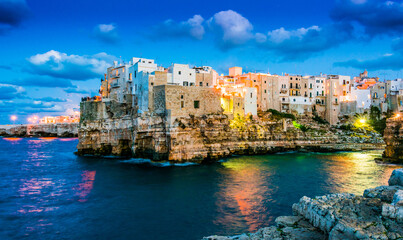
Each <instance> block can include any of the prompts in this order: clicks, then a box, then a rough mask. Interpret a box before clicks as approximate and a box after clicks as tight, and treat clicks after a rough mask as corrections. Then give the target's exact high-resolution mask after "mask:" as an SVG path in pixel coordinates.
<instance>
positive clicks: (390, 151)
mask: <svg viewBox="0 0 403 240" xmlns="http://www.w3.org/2000/svg"><path fill="white" fill-rule="evenodd" d="M384 141H385V143H386V148H385V151H384V153H383V156H382V161H385V162H391V163H403V117H394V118H389V119H388V120H387V121H386V128H385V131H384Z"/></svg>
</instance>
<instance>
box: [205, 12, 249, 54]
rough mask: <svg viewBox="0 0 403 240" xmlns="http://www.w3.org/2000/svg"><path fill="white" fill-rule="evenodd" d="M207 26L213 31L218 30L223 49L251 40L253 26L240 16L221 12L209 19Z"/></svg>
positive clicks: (235, 13) (234, 13)
mask: <svg viewBox="0 0 403 240" xmlns="http://www.w3.org/2000/svg"><path fill="white" fill-rule="evenodd" d="M209 25H210V27H211V28H212V29H213V30H218V31H219V32H220V33H221V34H220V35H221V36H220V37H221V40H222V41H223V43H224V47H231V45H241V44H244V43H246V42H247V41H248V40H250V39H251V38H253V34H252V30H253V26H252V24H251V23H250V22H249V20H248V19H246V18H245V17H243V16H242V15H241V14H239V13H237V12H235V11H232V10H227V11H221V12H218V13H216V14H214V16H213V17H212V18H210V19H209Z"/></svg>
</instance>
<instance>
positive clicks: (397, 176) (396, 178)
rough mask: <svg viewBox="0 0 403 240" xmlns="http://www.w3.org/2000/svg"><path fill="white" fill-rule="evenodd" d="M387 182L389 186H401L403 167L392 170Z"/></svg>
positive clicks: (402, 182) (402, 184)
mask: <svg viewBox="0 0 403 240" xmlns="http://www.w3.org/2000/svg"><path fill="white" fill-rule="evenodd" d="M388 183H389V186H394V185H399V186H403V168H399V169H395V170H393V172H392V176H390V178H389V182H388Z"/></svg>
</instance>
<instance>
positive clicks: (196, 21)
mask: <svg viewBox="0 0 403 240" xmlns="http://www.w3.org/2000/svg"><path fill="white" fill-rule="evenodd" d="M203 22H204V18H203V17H202V16H200V15H194V16H193V17H192V18H189V19H188V20H187V21H186V22H185V23H184V24H185V25H186V24H188V25H189V27H190V29H189V32H190V35H191V36H192V37H194V38H196V39H199V40H201V39H202V38H203V36H204V33H205V30H204V27H203Z"/></svg>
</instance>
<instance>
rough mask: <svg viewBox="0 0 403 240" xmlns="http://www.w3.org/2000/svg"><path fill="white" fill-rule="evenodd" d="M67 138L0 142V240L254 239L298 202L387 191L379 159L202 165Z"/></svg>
mask: <svg viewBox="0 0 403 240" xmlns="http://www.w3.org/2000/svg"><path fill="white" fill-rule="evenodd" d="M77 144H78V140H77V139H76V138H0V190H1V191H0V239H3V240H4V239H136V240H137V239H139V240H142V239H147V240H150V239H151V240H154V239H155V240H165V239H176V240H178V239H186V240H189V239H190V240H192V239H202V238H203V237H204V236H209V235H237V234H240V233H244V232H255V231H256V230H258V229H259V228H262V227H267V226H269V225H271V224H273V223H274V220H275V219H276V217H278V216H281V215H292V209H291V207H292V204H293V203H296V202H298V200H299V199H300V198H301V197H302V196H308V197H315V196H320V195H324V194H329V193H343V192H349V193H354V194H357V195H361V194H362V193H363V191H364V190H365V189H367V188H373V187H376V186H380V185H387V181H388V178H389V176H390V174H391V172H392V171H393V169H396V168H399V166H394V165H380V164H377V163H376V162H375V161H374V158H376V157H379V156H380V155H381V154H382V152H381V151H363V152H337V153H299V152H287V153H281V154H272V155H257V156H233V157H230V158H226V159H222V160H220V161H219V162H216V163H211V164H191V163H184V164H171V163H169V162H157V163H155V162H151V161H150V160H146V159H118V158H113V157H109V158H99V157H97V158H95V157H93V158H88V157H87V158H85V157H78V156H76V155H75V154H74V151H75V150H76V146H77Z"/></svg>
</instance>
